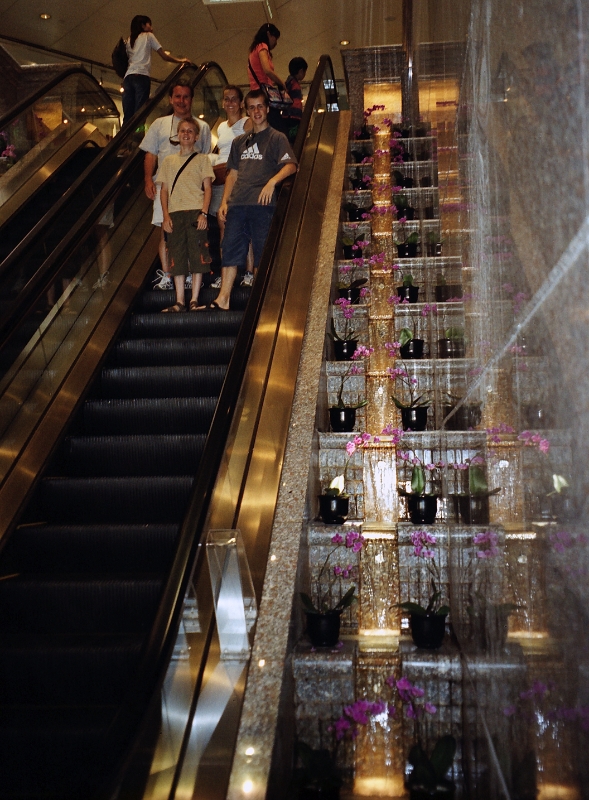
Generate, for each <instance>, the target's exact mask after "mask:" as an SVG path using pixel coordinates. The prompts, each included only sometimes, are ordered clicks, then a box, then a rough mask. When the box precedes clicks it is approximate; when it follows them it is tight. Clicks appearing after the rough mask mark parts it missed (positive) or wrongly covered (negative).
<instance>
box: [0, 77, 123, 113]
mask: <svg viewBox="0 0 589 800" xmlns="http://www.w3.org/2000/svg"><path fill="white" fill-rule="evenodd" d="M76 74H78V75H84V76H85V77H86V78H89V79H90V80H91V81H93V83H95V84H96V90H97V91H98V92H99V93H100V94H103V95H104V96H105V97H106V98H108V104H109V105H110V106H112V107H113V108H114V110H115V113H116V115H117V117H118V116H119V112H118V111H117V108H116V106H115V104H114V102H113V100H112V98H111V96H110V95H109V93H108V92H107V91H106V89H104V88H103V87H102V86H101V85H100V84H99V83H98V81H97V80H96V78H95V77H94V75H91V74H90V73H89V72H88V70H87V69H84V67H77V66H72V67H68V68H67V69H64V70H63V72H59V73H58V74H57V75H55V76H54V77H53V78H52V79H51V80H50V81H47V83H44V84H43V86H41V87H40V88H39V89H36V90H35V91H34V92H32V93H31V94H29V95H27V97H25V98H24V99H23V100H21V101H20V103H17V105H15V106H13V107H12V108H11V109H10V111H8V112H7V113H6V114H4V116H3V117H0V129H4V128H5V127H6V126H7V125H10V124H11V122H14V120H15V119H16V118H17V117H18V116H20V115H21V114H22V113H23V111H26V110H27V108H29V106H32V105H33V104H34V103H36V102H37V100H40V99H41V98H42V97H44V95H46V94H47V92H50V91H51V90H52V89H54V88H55V87H56V86H57V85H58V84H60V83H61V82H62V81H63V80H65V79H66V78H69V76H70V75H76Z"/></svg>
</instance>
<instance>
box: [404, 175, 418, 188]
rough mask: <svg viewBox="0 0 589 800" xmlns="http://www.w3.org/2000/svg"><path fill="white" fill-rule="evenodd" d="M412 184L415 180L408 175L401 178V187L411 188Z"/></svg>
mask: <svg viewBox="0 0 589 800" xmlns="http://www.w3.org/2000/svg"><path fill="white" fill-rule="evenodd" d="M414 184H415V181H414V180H413V178H408V177H405V178H403V188H405V189H413V186H414Z"/></svg>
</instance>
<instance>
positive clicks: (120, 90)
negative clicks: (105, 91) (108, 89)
mask: <svg viewBox="0 0 589 800" xmlns="http://www.w3.org/2000/svg"><path fill="white" fill-rule="evenodd" d="M124 91H125V90H124V89H123V87H122V86H121V88H120V89H119V92H120V93H121V94H123V92H124Z"/></svg>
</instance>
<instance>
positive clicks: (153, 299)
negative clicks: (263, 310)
mask: <svg viewBox="0 0 589 800" xmlns="http://www.w3.org/2000/svg"><path fill="white" fill-rule="evenodd" d="M251 291H252V290H251V289H250V288H247V287H241V286H235V287H234V288H233V290H232V292H231V308H232V309H233V310H234V311H243V309H244V308H245V307H246V306H247V303H248V300H249V299H250V295H251ZM218 294H219V290H218V289H209V288H208V287H206V288H203V289H201V290H200V294H199V296H198V302H199V303H200V304H201V305H203V306H204V305H206V304H208V303H212V302H213V300H216V299H217V295H218ZM175 302H176V292H174V291H173V290H172V291H166V292H162V291H161V290H160V289H154V290H153V291H147V292H143V294H142V295H141V297H140V298H139V302H138V304H137V306H136V307H135V310H136V311H137V313H142V312H147V313H149V312H156V311H157V312H160V311H161V310H162V309H163V308H168V307H169V306H171V305H173V304H174V303H175ZM189 303H190V292H186V308H188V304H189ZM187 313H190V312H187ZM193 313H196V312H193ZM197 313H201V312H197ZM214 313H215V315H216V316H217V317H218V316H220V315H221V314H223V313H224V312H223V311H215V312H214ZM175 316H178V315H175Z"/></svg>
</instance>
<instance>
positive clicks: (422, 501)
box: [397, 452, 444, 525]
mask: <svg viewBox="0 0 589 800" xmlns="http://www.w3.org/2000/svg"><path fill="white" fill-rule="evenodd" d="M397 458H398V459H399V461H400V462H401V463H404V464H406V465H407V466H411V467H412V469H411V481H410V484H409V491H407V486H398V487H397V490H398V492H399V494H400V495H401V497H404V498H405V499H406V502H407V510H408V512H409V518H410V519H411V522H412V523H413V524H414V525H431V524H432V523H433V522H434V521H435V519H436V514H437V512H438V497H439V492H437V491H433V492H431V491H430V492H427V491H426V489H427V486H428V483H430V482H431V481H432V477H433V473H434V471H435V470H438V469H443V467H444V462H443V461H436V462H432V463H424V462H423V461H421V459H419V458H417V456H412V455H411V454H410V453H409V452H400V453H399V454H398V455H397Z"/></svg>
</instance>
